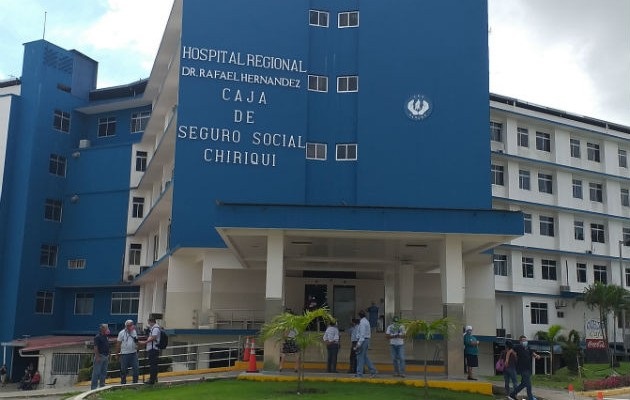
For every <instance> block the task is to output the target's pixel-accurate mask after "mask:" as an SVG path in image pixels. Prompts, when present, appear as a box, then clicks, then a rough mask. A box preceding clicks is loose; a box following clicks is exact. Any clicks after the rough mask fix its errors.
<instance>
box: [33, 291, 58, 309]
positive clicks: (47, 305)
mask: <svg viewBox="0 0 630 400" xmlns="http://www.w3.org/2000/svg"><path fill="white" fill-rule="evenodd" d="M54 307H55V292H53V291H50V290H38V291H37V292H36V293H35V314H41V315H52V313H53V310H54Z"/></svg>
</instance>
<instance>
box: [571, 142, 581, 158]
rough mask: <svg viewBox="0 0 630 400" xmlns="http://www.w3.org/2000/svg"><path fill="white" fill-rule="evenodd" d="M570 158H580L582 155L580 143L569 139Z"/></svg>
mask: <svg viewBox="0 0 630 400" xmlns="http://www.w3.org/2000/svg"><path fill="white" fill-rule="evenodd" d="M571 157H573V158H580V157H582V154H581V153H580V141H579V140H578V139H571Z"/></svg>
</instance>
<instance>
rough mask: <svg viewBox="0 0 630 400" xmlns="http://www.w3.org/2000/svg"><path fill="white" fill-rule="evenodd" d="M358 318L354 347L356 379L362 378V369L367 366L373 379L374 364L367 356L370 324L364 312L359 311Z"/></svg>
mask: <svg viewBox="0 0 630 400" xmlns="http://www.w3.org/2000/svg"><path fill="white" fill-rule="evenodd" d="M359 317H360V318H361V320H360V321H359V326H358V327H357V330H358V331H359V332H358V337H357V345H356V346H355V347H354V349H355V351H356V352H357V373H356V375H355V376H356V377H357V378H361V377H363V368H364V367H366V366H367V368H368V370H369V371H370V374H371V377H372V378H373V377H375V376H376V374H377V371H376V368H374V364H372V361H371V360H370V358H369V357H368V355H367V352H368V349H369V348H370V338H371V336H372V329H371V328H370V322H369V321H368V320H367V318H365V311H363V310H361V311H359Z"/></svg>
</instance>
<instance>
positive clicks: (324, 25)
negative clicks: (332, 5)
mask: <svg viewBox="0 0 630 400" xmlns="http://www.w3.org/2000/svg"><path fill="white" fill-rule="evenodd" d="M308 11H309V12H308V24H309V25H310V26H317V27H320V28H328V26H329V24H330V22H329V21H330V13H329V12H328V11H322V10H315V9H310V10H308ZM322 15H323V16H325V18H324V19H325V22H322V18H321V17H322ZM313 16H316V17H317V18H316V19H317V22H314V21H313Z"/></svg>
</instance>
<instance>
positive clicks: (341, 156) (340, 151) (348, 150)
mask: <svg viewBox="0 0 630 400" xmlns="http://www.w3.org/2000/svg"><path fill="white" fill-rule="evenodd" d="M356 159H357V145H356V143H346V144H338V145H337V161H355V160H356Z"/></svg>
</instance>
